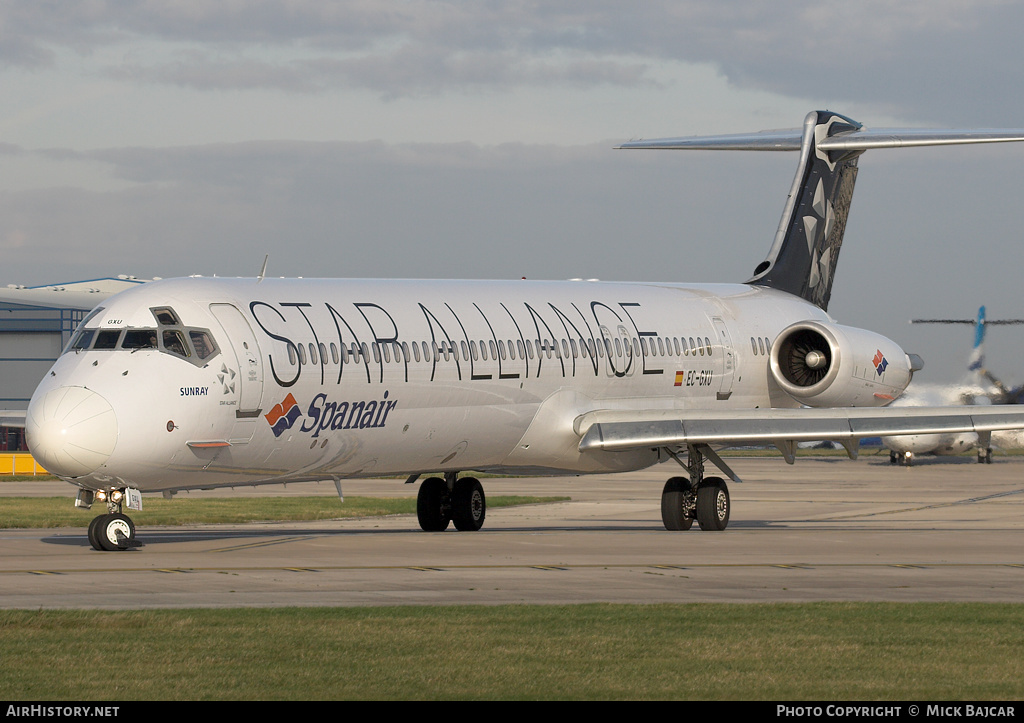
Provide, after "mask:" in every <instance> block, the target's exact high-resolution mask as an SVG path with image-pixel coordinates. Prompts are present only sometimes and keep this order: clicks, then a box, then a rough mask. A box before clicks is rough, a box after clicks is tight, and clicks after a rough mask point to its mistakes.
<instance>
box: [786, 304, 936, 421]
mask: <svg viewBox="0 0 1024 723" xmlns="http://www.w3.org/2000/svg"><path fill="white" fill-rule="evenodd" d="M923 366H924V365H923V363H922V362H921V359H920V357H917V356H916V355H912V354H907V353H906V352H904V351H903V350H902V349H901V348H900V347H899V346H898V345H897V344H896V343H895V342H894V341H892V340H891V339H886V338H885V337H884V336H880V335H878V334H875V333H872V332H870V331H864V330H863V329H855V328H853V327H850V326H838V325H834V324H823V323H821V322H817V321H801V322H798V323H796V324H793V325H792V326H789V327H787V328H786V329H784V330H783V331H782V333H781V334H779V336H778V338H777V339H776V340H775V343H774V344H773V345H772V353H771V376H772V378H773V379H774V381H775V383H776V384H778V385H779V387H780V388H781V389H782V390H783V391H784V392H786V394H788V395H789V396H791V397H792V398H793V399H795V400H796V401H798V402H800V403H801V404H804V405H806V406H808V407H879V406H884V405H886V404H888V403H889V402H891V401H892V400H894V399H895V398H896V397H898V396H899V395H900V394H902V393H903V390H904V389H906V388H907V385H908V384H910V379H911V377H912V376H913V373H914V372H915V371H916V370H918V369H921V368H922V367H923Z"/></svg>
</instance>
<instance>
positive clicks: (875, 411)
mask: <svg viewBox="0 0 1024 723" xmlns="http://www.w3.org/2000/svg"><path fill="white" fill-rule="evenodd" d="M1020 140H1024V130H1016V131H980V132H979V131H922V130H908V131H892V130H886V131H871V130H867V129H864V128H863V127H862V126H861V125H860V124H859V123H857V122H855V121H853V120H851V119H849V118H846V117H844V116H841V115H839V114H836V113H831V112H827V111H821V112H812V113H810V114H809V115H808V116H807V117H806V119H805V121H804V124H803V127H802V128H799V129H795V130H791V131H782V132H770V133H756V134H749V135H739V136H737V135H730V136H713V137H699V138H688V139H667V140H658V141H634V142H630V143H625V144H623V146H622V147H623V148H629V149H713V150H735V149H738V150H765V151H797V152H799V164H798V170H797V174H796V177H795V179H794V181H793V186H792V190H791V192H790V195H789V198H788V200H787V202H786V205H785V209H784V212H783V217H782V220H781V223H780V225H779V228H778V231H777V233H776V235H775V240H774V243H773V245H772V247H771V249H770V251H769V253H768V256H767V258H766V259H765V260H764V261H763V262H762V263H760V264H759V265H758V266H757V268H756V269H755V270H754V274H753V276H752V277H751V278H750V279H749V280H748V281H747V282H745V283H735V284H696V285H688V284H682V283H603V282H589V281H566V282H561V281H546V282H538V281H526V280H519V281H451V280H445V281H423V280H367V279H348V280H339V279H272V278H267V277H266V276H265V274H264V273H262V272H261V274H260V275H259V276H258V277H257V278H250V279H228V278H183V279H169V280H161V281H154V282H152V283H147V284H144V285H140V286H139V287H138V288H135V289H131V290H128V291H125V292H122V293H120V294H117V295H115V296H112V297H110V298H109V299H107V300H106V301H105V302H104V303H103V304H102V306H101V307H99V308H97V309H95V310H94V311H93V312H92V313H91V314H90V315H89V316H88V317H87V318H86V319H85V320H84V321H83V323H82V325H81V327H80V329H79V330H78V332H77V333H76V335H75V336H74V337H73V339H72V340H71V342H70V344H69V345H68V347H67V349H66V350H65V352H64V353H63V355H62V356H61V357H60V358H59V359H58V360H57V362H56V363H55V364H54V365H53V368H52V369H51V370H50V372H49V373H48V374H47V376H46V378H45V379H44V380H43V381H42V382H41V383H40V385H39V387H38V389H37V390H36V392H35V394H34V395H33V398H32V400H31V402H30V405H29V409H28V414H27V418H26V431H27V435H28V441H29V445H30V448H31V449H32V452H33V454H34V455H35V456H36V458H37V459H38V460H39V461H40V462H41V463H42V464H43V466H44V467H45V468H46V469H48V470H50V471H52V472H54V473H55V474H57V475H59V476H60V477H62V478H64V479H66V480H67V481H69V482H71V483H72V484H74V485H77V486H78V487H79V488H80V491H79V493H78V499H77V500H76V504H78V505H80V506H89V505H91V504H92V503H93V502H95V501H97V500H100V501H102V502H103V503H104V504H105V505H106V507H107V510H108V512H107V513H106V514H103V515H100V516H98V517H97V518H96V519H95V520H94V522H93V525H92V526H91V527H90V540H91V541H92V544H93V546H94V547H96V548H97V549H107V550H113V549H123V548H127V547H131V546H132V545H133V544H135V529H134V524H133V523H132V521H131V519H130V518H129V517H128V516H127V515H126V514H124V510H125V509H137V508H138V505H139V504H141V493H142V492H163V493H165V494H167V495H170V494H173V493H174V492H175V491H178V490H187V489H195V488H214V487H233V486H239V485H250V484H252V485H257V484H261V483H271V482H274V483H279V482H287V481H303V480H325V479H333V480H334V481H335V483H336V484H337V485H338V487H339V492H340V489H341V488H340V485H341V481H342V480H343V479H345V478H351V477H376V476H382V475H403V476H406V475H407V476H408V477H407V479H408V482H409V483H413V482H415V481H416V480H418V479H419V478H420V477H421V476H422V475H425V474H426V475H429V476H428V477H427V478H426V479H425V480H423V482H422V483H421V485H420V488H419V493H418V501H417V507H418V519H419V524H420V526H421V528H422V529H423V530H426V531H440V530H444V529H446V528H447V527H448V526H449V524H450V523H454V525H455V527H456V528H457V529H458V530H470V531H471V530H478V529H479V528H480V527H481V526H482V525H483V523H484V519H485V515H486V498H485V495H484V491H483V488H482V485H481V483H480V482H479V480H478V479H477V478H475V477H473V476H471V475H465V474H464V473H466V472H472V471H484V472H501V473H524V474H536V473H545V474H548V473H550V474H584V473H597V472H609V471H625V470H635V469H641V468H644V467H647V466H650V465H653V464H655V463H657V462H659V461H663V460H667V459H674V460H676V461H677V462H679V464H680V465H681V467H682V469H683V472H682V474H681V475H680V476H678V477H672V478H671V479H669V480H668V481H667V482H666V484H665V487H664V490H663V494H662V501H661V502H662V504H661V507H662V519H663V522H664V524H665V527H666V528H668V529H670V530H686V529H689V528H690V527H691V526H692V523H693V521H694V520H696V521H697V522H698V524H699V526H700V527H701V529H703V530H724V529H725V528H726V526H727V524H728V522H729V518H730V508H731V504H730V498H729V491H728V486H727V484H726V482H725V481H724V479H722V478H721V477H718V476H713V475H706V474H705V462H706V461H709V462H711V463H713V464H714V465H715V466H716V467H717V468H718V469H719V470H721V471H722V472H723V473H724V474H725V476H727V477H729V478H731V479H732V480H734V481H738V477H737V476H736V474H735V472H734V471H733V470H731V469H730V468H729V466H728V465H727V464H726V463H725V462H724V461H723V460H722V459H721V458H720V456H719V455H718V454H717V453H716V451H715V447H716V446H719V445H735V444H750V443H769V444H774V445H776V446H777V447H778V448H779V449H780V450H781V451H782V453H783V456H784V457H785V458H786V461H787V462H790V463H792V462H793V459H794V454H793V452H794V449H795V446H796V444H797V443H798V442H801V441H808V440H834V441H837V442H839V443H841V444H842V445H843V446H845V447H846V449H847V450H848V452H849V453H850V455H851V456H853V455H855V454H856V453H857V447H858V444H859V439H860V438H862V437H866V436H881V435H891V434H916V433H926V432H934V431H939V430H942V431H964V432H967V431H971V432H979V431H981V432H987V431H992V430H997V429H1007V428H1015V427H1024V410H1021V409H1020V408H1015V407H1012V406H1011V407H999V406H992V407H985V408H981V407H962V406H961V407H946V408H939V409H932V408H892V407H886V405H888V404H889V403H890V402H891V401H893V400H894V399H896V398H897V397H898V396H899V395H900V394H901V393H902V392H903V390H904V389H905V388H906V386H907V384H908V383H909V382H910V379H911V376H912V374H913V373H914V372H915V371H916V370H918V369H920V368H921V366H922V363H921V360H920V359H918V358H917V357H915V356H914V355H909V354H907V353H905V352H904V351H903V350H902V349H901V348H900V347H899V346H898V345H897V344H896V343H895V342H893V341H891V340H889V339H886V338H884V337H882V336H880V335H878V334H875V333H872V332H870V331H865V330H861V329H855V328H851V327H848V326H843V325H840V324H837V323H835V322H834V321H833V320H832V319H831V318H830V317H829V315H828V313H827V307H828V302H829V297H830V295H831V288H832V279H833V273H834V271H835V267H836V261H837V258H838V254H839V248H840V244H841V242H842V238H843V231H844V228H845V224H846V218H847V214H848V212H849V207H850V199H851V197H852V193H853V186H854V181H855V178H856V172H857V161H858V158H859V156H860V155H861V154H862V153H864V152H865V151H866V150H870V149H875V148H895V147H905V146H915V145H935V144H948V143H978V142H998V141H1020ZM265 268H266V264H264V269H265Z"/></svg>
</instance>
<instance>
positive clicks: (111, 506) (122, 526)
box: [76, 490, 139, 552]
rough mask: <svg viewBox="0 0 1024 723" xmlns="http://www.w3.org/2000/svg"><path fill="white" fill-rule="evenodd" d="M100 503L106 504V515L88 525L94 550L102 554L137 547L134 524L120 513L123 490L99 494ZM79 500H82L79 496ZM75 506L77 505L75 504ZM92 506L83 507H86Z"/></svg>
mask: <svg viewBox="0 0 1024 723" xmlns="http://www.w3.org/2000/svg"><path fill="white" fill-rule="evenodd" d="M97 496H98V497H99V498H100V500H101V501H103V502H106V505H107V514H105V515H100V516H98V517H94V518H93V520H92V522H90V523H89V533H88V536H89V544H90V545H92V548H93V549H94V550H100V551H102V552H114V551H115V550H129V549H131V548H133V547H138V546H139V545H138V543H137V542H136V541H135V523H133V522H132V520H131V518H130V517H128V515H126V514H124V513H123V512H122V511H121V508H122V504H123V502H124V498H125V491H124V490H114V491H112V492H101V493H99V494H98V495H97ZM79 499H80V500H82V499H84V498H83V496H82V495H81V494H79ZM76 504H77V503H76ZM91 504H92V500H91V499H89V501H88V503H87V504H85V505H83V506H86V507H88V506H89V505H91Z"/></svg>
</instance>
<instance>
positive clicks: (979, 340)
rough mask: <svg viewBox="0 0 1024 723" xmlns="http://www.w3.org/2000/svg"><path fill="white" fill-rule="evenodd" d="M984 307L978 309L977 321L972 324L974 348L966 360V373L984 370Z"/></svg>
mask: <svg viewBox="0 0 1024 723" xmlns="http://www.w3.org/2000/svg"><path fill="white" fill-rule="evenodd" d="M984 344H985V307H984V306H982V307H980V308H979V309H978V320H977V321H976V322H974V348H973V349H971V356H970V358H968V360H967V371H970V372H980V371H983V370H984V369H985V351H984V349H985V347H984Z"/></svg>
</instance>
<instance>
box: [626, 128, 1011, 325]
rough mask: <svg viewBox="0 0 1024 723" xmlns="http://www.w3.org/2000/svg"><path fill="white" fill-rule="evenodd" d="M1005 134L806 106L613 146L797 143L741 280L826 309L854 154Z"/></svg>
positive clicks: (766, 147)
mask: <svg viewBox="0 0 1024 723" xmlns="http://www.w3.org/2000/svg"><path fill="white" fill-rule="evenodd" d="M1006 141H1024V130H1021V129H1015V130H924V129H919V128H914V129H875V130H865V129H864V128H863V126H862V125H861V124H860V123H858V122H857V121H854V120H851V119H850V118H847V117H846V116H843V115H839V114H838V113H832V112H829V111H812V112H811V113H809V114H808V115H807V117H806V118H805V119H804V125H803V128H799V129H793V130H786V131H767V132H764V133H747V134H740V135H722V136H695V137H691V138H665V139H658V140H650V141H645V140H638V141H630V142H628V143H623V144H622V145H621V146H619V147H620V148H638V149H640V148H651V149H675V150H725V151H730V150H747V151H800V163H799V165H798V166H797V172H796V177H795V178H794V179H793V186H792V189H791V190H790V192H789V197H788V199H787V200H786V206H785V209H784V210H783V213H782V220H781V222H780V223H779V228H778V231H776V233H775V240H774V242H773V244H772V247H771V249H770V250H769V252H768V256H767V258H765V260H764V261H762V262H761V263H760V264H758V266H757V268H756V269H754V275H753V276H752V277H751V278H750V279H748V280H747V283H748V284H755V285H758V286H767V287H771V288H774V289H780V290H782V291H786V292H789V293H791V294H794V295H796V296H800V297H801V298H804V299H806V300H807V301H810V302H811V303H813V304H816V305H817V306H819V307H821V308H822V309H825V310H827V309H828V302H829V298H830V297H831V295H832V281H833V278H834V276H835V269H836V262H837V261H838V259H839V249H840V247H841V246H842V243H843V233H844V232H845V230H846V219H847V216H848V215H849V213H850V202H851V200H852V199H853V187H854V184H855V182H856V180H857V160H858V157H859V156H860V155H861V154H863V153H864V151H866V150H870V149H874V148H901V147H910V146H930V145H951V144H956V143H997V142H1006Z"/></svg>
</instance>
